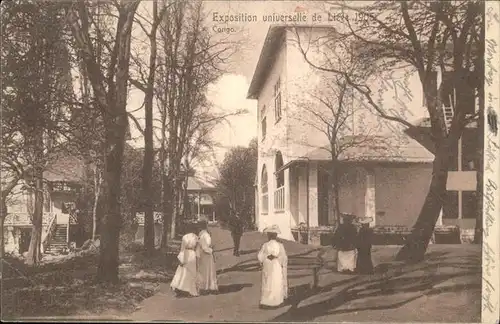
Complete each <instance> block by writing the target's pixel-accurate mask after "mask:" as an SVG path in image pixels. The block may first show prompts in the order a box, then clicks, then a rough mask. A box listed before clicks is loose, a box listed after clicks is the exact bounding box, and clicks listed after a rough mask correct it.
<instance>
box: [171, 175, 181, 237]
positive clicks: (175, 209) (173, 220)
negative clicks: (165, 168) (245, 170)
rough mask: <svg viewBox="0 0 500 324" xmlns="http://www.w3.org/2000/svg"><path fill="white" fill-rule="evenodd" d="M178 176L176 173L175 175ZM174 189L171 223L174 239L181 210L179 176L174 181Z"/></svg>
mask: <svg viewBox="0 0 500 324" xmlns="http://www.w3.org/2000/svg"><path fill="white" fill-rule="evenodd" d="M174 177H176V175H174ZM173 183H174V185H173V188H172V189H173V190H172V197H171V199H172V204H171V205H172V214H171V215H172V217H171V223H170V237H171V238H172V239H175V231H176V227H177V226H176V222H177V213H178V211H179V208H178V206H179V185H178V180H177V178H176V179H175V180H174V181H173Z"/></svg>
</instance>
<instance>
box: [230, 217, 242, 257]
mask: <svg viewBox="0 0 500 324" xmlns="http://www.w3.org/2000/svg"><path fill="white" fill-rule="evenodd" d="M229 230H230V231H231V236H232V238H233V244H234V249H233V255H234V256H240V242H241V236H242V235H243V232H244V228H243V220H242V219H241V216H240V214H239V213H236V214H235V215H233V217H231V220H230V222H229Z"/></svg>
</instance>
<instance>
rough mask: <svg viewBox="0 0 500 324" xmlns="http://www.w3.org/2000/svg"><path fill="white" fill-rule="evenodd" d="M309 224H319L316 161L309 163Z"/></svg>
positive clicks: (311, 225)
mask: <svg viewBox="0 0 500 324" xmlns="http://www.w3.org/2000/svg"><path fill="white" fill-rule="evenodd" d="M307 177H309V187H308V188H307V191H308V192H309V226H310V227H317V226H318V165H317V164H316V163H310V164H309V174H308V175H307Z"/></svg>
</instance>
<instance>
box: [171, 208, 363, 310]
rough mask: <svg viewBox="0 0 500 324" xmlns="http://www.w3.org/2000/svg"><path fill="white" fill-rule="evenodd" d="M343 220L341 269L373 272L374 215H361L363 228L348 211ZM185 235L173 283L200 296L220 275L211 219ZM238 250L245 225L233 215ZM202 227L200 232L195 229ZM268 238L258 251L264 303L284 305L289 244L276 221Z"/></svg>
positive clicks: (338, 239)
mask: <svg viewBox="0 0 500 324" xmlns="http://www.w3.org/2000/svg"><path fill="white" fill-rule="evenodd" d="M342 219H343V222H342V223H341V224H340V225H339V226H338V227H337V229H336V231H335V232H334V235H333V242H332V245H333V247H334V248H335V249H336V250H337V251H338V257H337V270H338V271H339V272H343V273H359V274H371V273H373V263H372V260H371V247H372V231H371V229H370V227H369V224H370V222H371V218H366V217H365V218H360V219H358V220H357V221H358V223H360V224H361V228H360V229H359V231H358V230H357V228H356V226H355V225H354V224H353V221H354V216H352V215H346V214H344V215H343V216H342ZM192 226H193V228H191V229H190V230H188V233H187V234H185V235H184V236H183V237H182V243H181V250H180V252H179V255H178V256H177V259H178V260H179V266H178V267H177V270H176V272H175V275H174V278H173V279H172V283H171V287H172V289H174V291H175V292H176V293H177V295H178V296H199V295H200V294H208V293H217V292H218V285H217V275H216V268H215V257H214V250H213V246H212V238H211V236H210V233H209V232H208V223H207V222H206V221H202V222H199V223H197V225H192ZM229 229H230V230H231V234H232V238H233V243H234V250H233V255H235V256H239V255H240V254H239V245H240V240H241V236H242V235H243V231H244V226H243V222H242V220H241V218H240V217H239V215H233V217H232V218H231V221H230V223H229ZM198 230H199V234H198V235H196V234H195V232H197V231H198ZM264 233H266V234H267V237H268V241H267V242H266V243H264V244H263V245H262V247H261V249H260V250H259V252H258V254H257V259H258V261H259V264H260V266H261V269H262V276H261V278H262V285H261V297H260V307H261V308H264V309H269V308H277V307H281V306H283V305H284V303H285V300H286V299H287V297H288V276H287V267H288V257H287V254H286V251H285V247H284V246H283V244H282V243H281V242H279V241H278V240H277V238H278V235H279V234H280V229H279V227H278V226H277V225H272V226H269V227H267V228H265V229H264Z"/></svg>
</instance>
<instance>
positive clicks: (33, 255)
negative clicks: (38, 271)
mask: <svg viewBox="0 0 500 324" xmlns="http://www.w3.org/2000/svg"><path fill="white" fill-rule="evenodd" d="M36 169H37V171H36V174H35V210H34V212H33V219H32V222H33V227H32V230H31V241H30V246H29V249H28V256H27V258H26V262H27V264H28V265H34V264H37V263H38V262H39V261H40V260H41V257H42V256H41V251H40V245H41V243H42V222H43V179H42V173H43V172H42V170H41V169H40V168H39V167H37V168H36Z"/></svg>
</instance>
